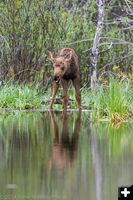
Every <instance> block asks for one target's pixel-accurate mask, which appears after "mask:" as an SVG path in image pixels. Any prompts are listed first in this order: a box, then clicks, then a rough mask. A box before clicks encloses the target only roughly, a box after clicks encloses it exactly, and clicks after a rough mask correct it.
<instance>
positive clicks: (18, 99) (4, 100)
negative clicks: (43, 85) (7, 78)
mask: <svg viewBox="0 0 133 200" xmlns="http://www.w3.org/2000/svg"><path fill="white" fill-rule="evenodd" d="M0 94H1V95H0V107H1V108H10V109H20V110H24V109H32V108H41V107H42V106H41V101H42V96H41V94H40V92H39V91H38V89H37V87H36V88H31V87H28V86H25V85H21V86H19V85H15V86H14V85H7V84H6V85H4V86H3V87H1V89H0Z"/></svg>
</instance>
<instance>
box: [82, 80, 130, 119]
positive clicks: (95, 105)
mask: <svg viewBox="0 0 133 200" xmlns="http://www.w3.org/2000/svg"><path fill="white" fill-rule="evenodd" d="M82 99H83V103H86V104H87V105H88V108H89V109H91V110H92V118H93V119H101V118H107V119H109V120H112V121H121V120H126V119H129V118H131V116H132V113H133V90H132V88H131V85H130V84H128V83H127V82H124V81H118V80H116V79H114V78H113V77H110V79H109V84H108V86H106V87H104V86H103V85H101V86H100V87H99V89H98V90H97V91H96V92H92V91H90V90H89V89H88V90H85V89H83V91H82Z"/></svg>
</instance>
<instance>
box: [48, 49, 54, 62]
mask: <svg viewBox="0 0 133 200" xmlns="http://www.w3.org/2000/svg"><path fill="white" fill-rule="evenodd" d="M46 55H47V56H48V59H49V60H51V61H52V62H55V58H54V57H53V54H52V53H51V52H50V51H48V50H47V51H46Z"/></svg>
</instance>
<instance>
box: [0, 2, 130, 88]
mask: <svg viewBox="0 0 133 200" xmlns="http://www.w3.org/2000/svg"><path fill="white" fill-rule="evenodd" d="M103 2H104V23H103V28H102V33H101V35H100V43H99V47H98V57H97V69H96V70H97V71H96V73H97V83H98V84H100V85H107V84H108V82H109V74H110V73H112V74H114V75H115V77H116V78H117V79H119V80H126V81H130V82H132V81H133V3H132V1H131V0H119V1H118V0H105V1H103ZM98 9H99V0H91V1H90V0H87V1H86V0H65V1H64V0H47V1H46V0H22V1H20V0H1V1H0V83H1V85H3V84H4V83H5V81H8V82H13V84H18V83H19V84H20V83H22V84H29V85H30V86H32V87H35V86H36V84H37V85H38V86H39V88H42V89H43V91H47V90H48V89H49V88H51V84H52V77H53V68H52V67H51V66H52V65H51V62H50V61H49V60H48V59H47V56H46V54H45V52H46V50H51V51H52V52H53V53H54V54H55V55H57V52H58V51H59V50H60V49H61V48H63V47H70V48H72V49H74V50H75V52H76V53H77V55H78V58H79V64H80V72H81V87H87V88H89V87H90V80H91V74H90V57H91V56H90V55H91V52H92V46H93V42H94V38H95V33H96V29H97V22H98V14H99V13H98V12H99V10H98ZM6 83H7V82H6Z"/></svg>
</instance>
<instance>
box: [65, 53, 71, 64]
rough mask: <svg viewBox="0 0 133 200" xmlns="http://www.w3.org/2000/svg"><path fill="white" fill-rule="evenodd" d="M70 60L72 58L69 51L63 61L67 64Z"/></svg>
mask: <svg viewBox="0 0 133 200" xmlns="http://www.w3.org/2000/svg"><path fill="white" fill-rule="evenodd" d="M71 58H72V51H70V53H69V54H67V55H66V56H65V60H66V61H67V62H69V61H70V60H71Z"/></svg>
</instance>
